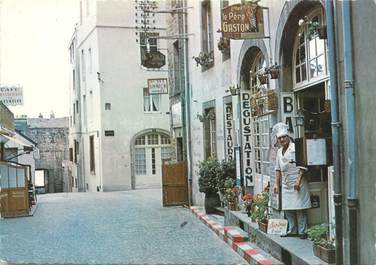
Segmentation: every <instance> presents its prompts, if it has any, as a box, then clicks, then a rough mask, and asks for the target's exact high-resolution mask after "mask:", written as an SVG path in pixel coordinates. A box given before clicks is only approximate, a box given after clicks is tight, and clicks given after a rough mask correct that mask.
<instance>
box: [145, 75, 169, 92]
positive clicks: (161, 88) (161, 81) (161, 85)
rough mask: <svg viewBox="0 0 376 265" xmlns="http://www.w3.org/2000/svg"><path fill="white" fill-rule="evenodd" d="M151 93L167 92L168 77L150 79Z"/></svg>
mask: <svg viewBox="0 0 376 265" xmlns="http://www.w3.org/2000/svg"><path fill="white" fill-rule="evenodd" d="M148 88H149V94H167V93H168V82H167V78H155V79H148Z"/></svg>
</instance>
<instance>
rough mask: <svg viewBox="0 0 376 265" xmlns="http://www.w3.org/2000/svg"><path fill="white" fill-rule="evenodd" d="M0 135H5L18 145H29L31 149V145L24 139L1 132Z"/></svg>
mask: <svg viewBox="0 0 376 265" xmlns="http://www.w3.org/2000/svg"><path fill="white" fill-rule="evenodd" d="M1 136H2V137H5V138H6V139H8V140H9V141H12V142H14V143H16V144H18V145H21V146H26V147H29V148H31V150H32V149H33V146H32V145H30V144H28V143H25V142H24V141H22V140H20V139H17V138H15V137H11V136H8V135H6V134H1Z"/></svg>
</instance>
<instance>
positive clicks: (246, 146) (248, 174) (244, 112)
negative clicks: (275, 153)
mask: <svg viewBox="0 0 376 265" xmlns="http://www.w3.org/2000/svg"><path fill="white" fill-rule="evenodd" d="M240 96H241V125H242V126H241V130H242V151H243V177H244V185H245V186H246V187H248V186H253V185H254V184H253V172H254V163H253V161H254V160H253V150H252V127H251V126H252V125H251V121H252V118H251V105H250V101H249V100H250V98H251V94H250V92H248V91H242V92H241V95H240Z"/></svg>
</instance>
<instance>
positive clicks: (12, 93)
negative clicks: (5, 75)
mask: <svg viewBox="0 0 376 265" xmlns="http://www.w3.org/2000/svg"><path fill="white" fill-rule="evenodd" d="M0 101H1V102H3V103H4V105H6V106H16V105H23V89H22V87H21V86H20V85H0Z"/></svg>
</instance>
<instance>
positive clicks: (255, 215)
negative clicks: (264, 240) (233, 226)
mask: <svg viewBox="0 0 376 265" xmlns="http://www.w3.org/2000/svg"><path fill="white" fill-rule="evenodd" d="M268 203H269V193H268V192H266V191H263V192H262V193H261V194H257V195H256V196H255V198H254V199H253V204H254V208H253V211H252V214H251V218H252V219H253V220H255V221H256V222H257V223H258V225H259V229H260V230H261V231H263V232H264V233H266V232H267V229H268Z"/></svg>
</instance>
